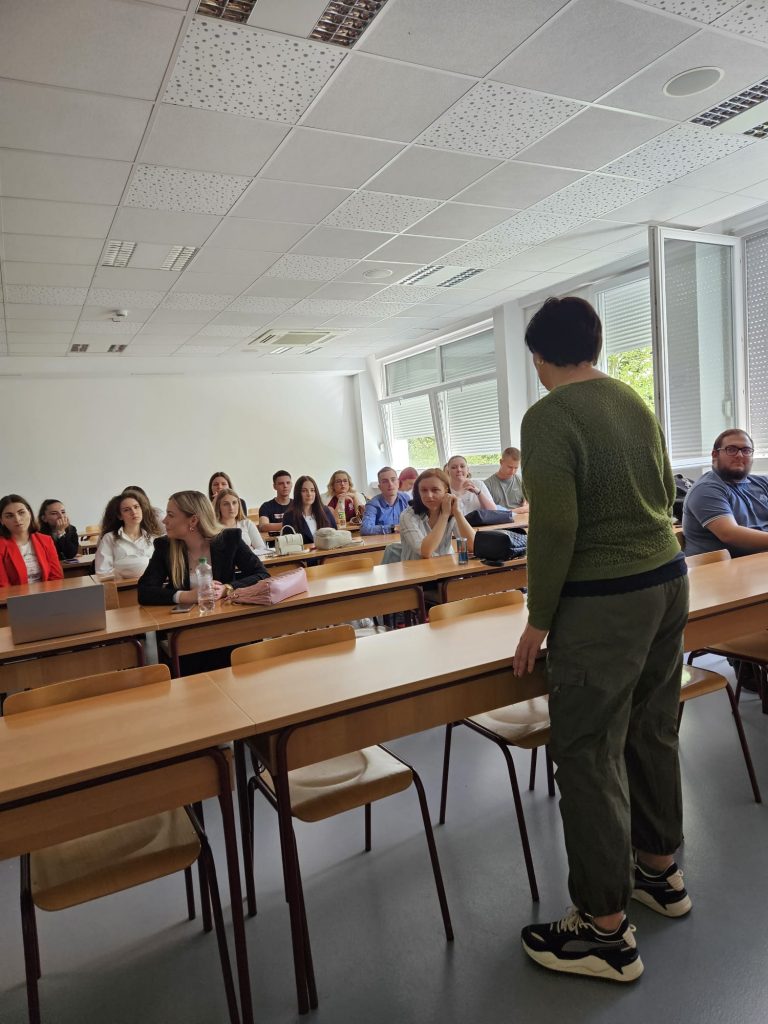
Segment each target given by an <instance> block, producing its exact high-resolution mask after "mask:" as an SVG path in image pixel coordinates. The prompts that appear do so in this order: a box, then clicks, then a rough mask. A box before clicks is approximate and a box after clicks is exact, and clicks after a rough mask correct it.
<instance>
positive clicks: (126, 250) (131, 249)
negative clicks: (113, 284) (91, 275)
mask: <svg viewBox="0 0 768 1024" xmlns="http://www.w3.org/2000/svg"><path fill="white" fill-rule="evenodd" d="M135 252H136V243H135V242H118V241H117V240H115V239H110V240H109V241H108V242H107V247H106V249H105V250H104V256H103V258H102V261H101V265H102V267H127V266H128V263H129V262H130V259H131V256H133V254H134V253H135Z"/></svg>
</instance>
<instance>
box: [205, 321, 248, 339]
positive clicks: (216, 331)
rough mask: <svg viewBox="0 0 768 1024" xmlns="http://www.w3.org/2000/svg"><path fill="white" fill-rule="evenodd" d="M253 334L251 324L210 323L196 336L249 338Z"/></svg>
mask: <svg viewBox="0 0 768 1024" xmlns="http://www.w3.org/2000/svg"><path fill="white" fill-rule="evenodd" d="M249 334H253V327H252V325H251V324H208V326H207V327H204V328H203V329H202V331H200V333H199V334H198V335H196V337H198V338H247V337H248V335H249Z"/></svg>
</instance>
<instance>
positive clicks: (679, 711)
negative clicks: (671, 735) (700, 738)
mask: <svg viewBox="0 0 768 1024" xmlns="http://www.w3.org/2000/svg"><path fill="white" fill-rule="evenodd" d="M684 707H685V703H684V702H683V701H680V704H679V705H678V708H677V731H678V732H680V723H681V722H682V720H683V708H684Z"/></svg>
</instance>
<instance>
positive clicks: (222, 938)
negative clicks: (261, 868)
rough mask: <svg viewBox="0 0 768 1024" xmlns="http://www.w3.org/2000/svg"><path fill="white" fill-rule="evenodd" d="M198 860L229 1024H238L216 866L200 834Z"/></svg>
mask: <svg viewBox="0 0 768 1024" xmlns="http://www.w3.org/2000/svg"><path fill="white" fill-rule="evenodd" d="M198 835H199V836H200V859H201V860H205V876H206V879H207V880H208V888H209V893H210V898H211V907H212V911H213V920H214V924H215V928H216V943H217V945H218V947H219V959H220V961H221V973H222V975H223V977H224V989H225V991H226V993H227V1007H228V1009H229V1019H230V1021H231V1024H240V1014H239V1012H238V1008H237V994H236V991H235V979H234V977H233V975H232V964H231V963H230V960H229V948H228V946H227V932H226V929H225V927H224V915H223V914H222V911H221V897H220V896H219V886H218V883H217V881H216V865H215V863H214V860H213V854H212V853H211V848H210V846H209V844H208V839H207V837H206V836H205V834H204V833H203V834H200V833H198Z"/></svg>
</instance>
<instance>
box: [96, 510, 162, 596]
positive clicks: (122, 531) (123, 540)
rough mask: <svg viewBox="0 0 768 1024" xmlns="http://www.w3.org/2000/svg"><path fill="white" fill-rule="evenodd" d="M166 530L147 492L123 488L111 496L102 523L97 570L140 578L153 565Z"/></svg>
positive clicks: (124, 576)
mask: <svg viewBox="0 0 768 1024" xmlns="http://www.w3.org/2000/svg"><path fill="white" fill-rule="evenodd" d="M162 532H163V530H162V528H161V525H160V523H158V521H157V516H156V515H155V513H154V512H153V511H152V507H151V505H150V504H149V501H148V500H147V497H146V495H144V494H140V493H139V492H138V491H123V493H122V494H116V495H115V497H114V498H110V500H109V502H108V503H107V507H106V509H105V510H104V518H103V519H102V522H101V538H100V540H99V546H98V547H97V548H96V559H95V561H94V569H95V571H96V574H97V575H99V576H109V575H114V576H117V577H119V578H120V579H131V578H133V577H134V576H136V577H138V576H141V574H142V573H143V572H144V570H145V569H146V568H147V565H148V564H149V560H150V558H151V557H152V552H153V550H154V540H155V537H159V536H161V534H162Z"/></svg>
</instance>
